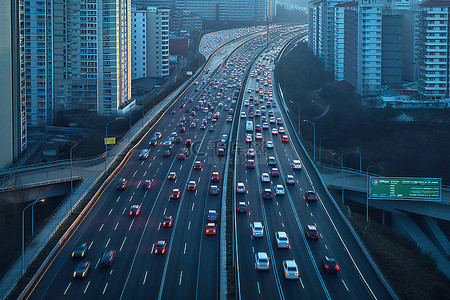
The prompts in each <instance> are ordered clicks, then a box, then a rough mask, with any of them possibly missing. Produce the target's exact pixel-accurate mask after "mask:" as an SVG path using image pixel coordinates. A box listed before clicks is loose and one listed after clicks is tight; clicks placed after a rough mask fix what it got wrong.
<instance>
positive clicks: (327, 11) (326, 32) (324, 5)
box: [315, 0, 338, 72]
mask: <svg viewBox="0 0 450 300" xmlns="http://www.w3.org/2000/svg"><path fill="white" fill-rule="evenodd" d="M336 4H338V1H335V0H327V1H319V2H316V3H315V5H316V6H317V43H318V45H317V54H318V56H319V58H320V59H321V60H322V62H323V65H324V68H325V70H327V71H329V72H333V70H334V42H335V40H334V31H335V7H334V6H335V5H336Z"/></svg>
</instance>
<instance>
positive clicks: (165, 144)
mask: <svg viewBox="0 0 450 300" xmlns="http://www.w3.org/2000/svg"><path fill="white" fill-rule="evenodd" d="M163 146H164V147H168V148H172V147H173V143H172V141H171V140H167V141H165V142H164V143H163Z"/></svg>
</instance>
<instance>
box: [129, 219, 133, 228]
mask: <svg viewBox="0 0 450 300" xmlns="http://www.w3.org/2000/svg"><path fill="white" fill-rule="evenodd" d="M133 223H134V218H133V220H132V221H131V224H130V227H128V230H131V226H133Z"/></svg>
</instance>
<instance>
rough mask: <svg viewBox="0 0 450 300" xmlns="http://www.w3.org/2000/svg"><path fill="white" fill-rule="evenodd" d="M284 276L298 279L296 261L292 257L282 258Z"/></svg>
mask: <svg viewBox="0 0 450 300" xmlns="http://www.w3.org/2000/svg"><path fill="white" fill-rule="evenodd" d="M283 270H284V278H286V279H298V267H297V263H296V262H295V260H293V259H289V260H283Z"/></svg>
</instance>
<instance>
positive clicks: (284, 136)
mask: <svg viewBox="0 0 450 300" xmlns="http://www.w3.org/2000/svg"><path fill="white" fill-rule="evenodd" d="M281 141H282V142H284V143H287V142H289V137H288V136H287V135H283V136H282V137H281Z"/></svg>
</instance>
